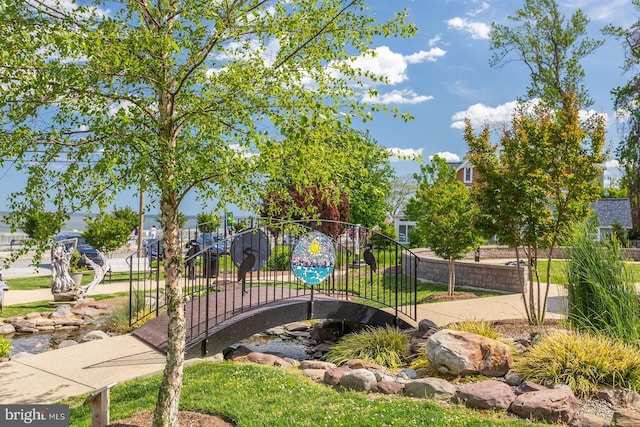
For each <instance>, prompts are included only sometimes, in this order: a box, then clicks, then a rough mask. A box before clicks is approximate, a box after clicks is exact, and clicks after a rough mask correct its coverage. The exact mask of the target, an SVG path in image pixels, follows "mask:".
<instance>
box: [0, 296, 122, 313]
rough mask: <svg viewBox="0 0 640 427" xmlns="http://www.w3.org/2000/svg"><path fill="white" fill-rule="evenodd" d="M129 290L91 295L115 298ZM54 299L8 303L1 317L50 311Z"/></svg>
mask: <svg viewBox="0 0 640 427" xmlns="http://www.w3.org/2000/svg"><path fill="white" fill-rule="evenodd" d="M128 295H129V292H118V293H115V294H101V295H93V294H92V295H91V298H93V299H95V300H96V301H100V300H105V299H110V298H115V297H123V296H128ZM52 300H53V297H52V299H50V300H44V301H36V302H29V303H25V304H16V305H8V306H4V308H3V309H2V312H0V318H5V319H6V318H8V317H19V316H20V317H21V316H24V315H26V314H29V313H43V312H48V311H53V310H54V307H52V306H51V305H50V304H49V303H50V302H51V301H52Z"/></svg>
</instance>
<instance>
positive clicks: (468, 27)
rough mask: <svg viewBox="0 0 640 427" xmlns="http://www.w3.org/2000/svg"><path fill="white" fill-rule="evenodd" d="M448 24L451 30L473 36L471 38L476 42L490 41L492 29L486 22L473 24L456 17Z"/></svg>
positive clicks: (448, 21)
mask: <svg viewBox="0 0 640 427" xmlns="http://www.w3.org/2000/svg"><path fill="white" fill-rule="evenodd" d="M446 23H447V25H449V28H453V29H456V30H460V31H465V32H467V33H469V34H471V38H472V39H474V40H487V39H489V32H490V31H491V27H490V26H489V25H488V24H485V23H484V22H471V21H468V20H467V19H465V18H460V17H455V18H451V19H449V20H447V21H446Z"/></svg>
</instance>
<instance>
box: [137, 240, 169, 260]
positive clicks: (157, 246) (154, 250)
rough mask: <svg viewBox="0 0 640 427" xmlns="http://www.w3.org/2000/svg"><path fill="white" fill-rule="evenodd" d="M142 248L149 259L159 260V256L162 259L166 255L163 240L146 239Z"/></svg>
mask: <svg viewBox="0 0 640 427" xmlns="http://www.w3.org/2000/svg"><path fill="white" fill-rule="evenodd" d="M142 248H143V249H144V253H145V254H146V256H147V257H150V258H151V259H158V255H160V258H162V255H163V254H164V248H163V246H162V239H144V240H143V241H142Z"/></svg>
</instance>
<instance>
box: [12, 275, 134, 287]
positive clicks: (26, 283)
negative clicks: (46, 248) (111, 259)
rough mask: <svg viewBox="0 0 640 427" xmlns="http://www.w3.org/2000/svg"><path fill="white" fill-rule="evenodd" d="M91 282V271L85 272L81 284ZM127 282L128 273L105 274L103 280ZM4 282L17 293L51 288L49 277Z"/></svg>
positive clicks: (23, 278) (107, 281) (22, 278)
mask: <svg viewBox="0 0 640 427" xmlns="http://www.w3.org/2000/svg"><path fill="white" fill-rule="evenodd" d="M91 280H93V271H90V270H88V271H85V272H84V274H83V277H82V283H83V284H84V283H89V282H91ZM128 281H129V272H128V271H124V272H119V273H111V275H109V274H107V275H106V276H105V278H104V281H103V282H104V283H112V282H128ZM5 282H6V283H7V286H9V289H10V291H11V290H17V291H30V290H34V289H49V288H51V275H50V274H47V275H43V276H31V277H17V278H14V279H6V280H5Z"/></svg>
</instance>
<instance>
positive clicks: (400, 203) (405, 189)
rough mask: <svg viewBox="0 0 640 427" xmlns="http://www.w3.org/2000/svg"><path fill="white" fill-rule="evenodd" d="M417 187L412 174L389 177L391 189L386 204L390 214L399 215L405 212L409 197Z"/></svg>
mask: <svg viewBox="0 0 640 427" xmlns="http://www.w3.org/2000/svg"><path fill="white" fill-rule="evenodd" d="M417 188H418V183H417V182H416V180H415V178H414V176H413V175H403V176H394V177H393V178H391V189H390V191H389V195H388V196H387V205H388V206H389V212H390V213H391V215H399V214H401V213H404V212H405V209H406V207H407V203H408V202H409V199H410V198H411V197H412V196H413V195H414V194H415V192H416V189H417Z"/></svg>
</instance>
